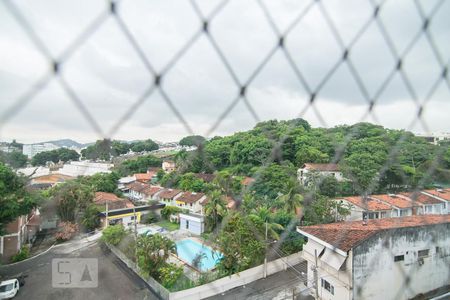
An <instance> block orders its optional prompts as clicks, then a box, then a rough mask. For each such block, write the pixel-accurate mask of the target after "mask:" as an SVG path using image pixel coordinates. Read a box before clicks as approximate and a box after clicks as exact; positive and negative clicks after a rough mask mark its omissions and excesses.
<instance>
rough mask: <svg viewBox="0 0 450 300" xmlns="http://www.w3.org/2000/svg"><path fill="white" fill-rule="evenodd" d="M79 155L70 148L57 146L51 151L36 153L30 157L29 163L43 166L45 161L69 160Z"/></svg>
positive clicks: (77, 157) (77, 158)
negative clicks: (57, 147)
mask: <svg viewBox="0 0 450 300" xmlns="http://www.w3.org/2000/svg"><path fill="white" fill-rule="evenodd" d="M79 159H80V155H79V154H78V153H77V152H76V151H75V150H72V149H67V148H59V149H56V150H51V151H43V152H40V153H37V154H36V155H35V156H33V158H32V159H31V164H32V165H33V166H45V164H46V163H47V162H54V163H57V162H60V161H62V162H67V161H70V160H75V161H77V160H79Z"/></svg>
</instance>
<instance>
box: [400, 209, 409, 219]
mask: <svg viewBox="0 0 450 300" xmlns="http://www.w3.org/2000/svg"><path fill="white" fill-rule="evenodd" d="M407 215H408V210H407V209H401V210H400V217H404V216H407Z"/></svg>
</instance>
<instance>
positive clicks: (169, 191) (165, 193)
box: [159, 189, 183, 199]
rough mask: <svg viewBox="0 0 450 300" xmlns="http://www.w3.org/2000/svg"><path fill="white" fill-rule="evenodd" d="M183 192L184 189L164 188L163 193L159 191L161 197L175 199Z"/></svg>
mask: <svg viewBox="0 0 450 300" xmlns="http://www.w3.org/2000/svg"><path fill="white" fill-rule="evenodd" d="M182 192H183V191H182V190H177V189H164V190H163V191H162V192H161V193H159V197H160V198H161V199H173V197H175V196H176V195H178V194H179V193H182Z"/></svg>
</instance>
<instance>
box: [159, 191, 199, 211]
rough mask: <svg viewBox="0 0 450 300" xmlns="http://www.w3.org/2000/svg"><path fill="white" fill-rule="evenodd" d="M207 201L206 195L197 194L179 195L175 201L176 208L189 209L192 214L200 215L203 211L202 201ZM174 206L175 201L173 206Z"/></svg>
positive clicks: (186, 193)
mask: <svg viewBox="0 0 450 300" xmlns="http://www.w3.org/2000/svg"><path fill="white" fill-rule="evenodd" d="M205 199H206V196H205V194H203V193H195V192H183V193H181V194H179V195H178V196H177V197H176V198H174V200H175V206H178V207H180V208H184V209H189V211H190V212H193V213H200V212H201V211H202V205H201V203H202V201H204V200H205ZM168 205H174V203H173V201H172V203H171V204H168Z"/></svg>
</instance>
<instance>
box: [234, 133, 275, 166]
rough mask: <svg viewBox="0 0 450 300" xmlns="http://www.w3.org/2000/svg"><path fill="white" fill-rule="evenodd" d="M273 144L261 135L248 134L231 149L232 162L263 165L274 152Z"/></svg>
mask: <svg viewBox="0 0 450 300" xmlns="http://www.w3.org/2000/svg"><path fill="white" fill-rule="evenodd" d="M272 147H273V146H272V144H271V143H270V142H269V140H268V139H267V138H264V137H260V136H248V138H247V139H243V140H242V141H239V142H237V143H236V144H234V146H233V148H232V149H231V154H230V162H231V164H249V165H252V166H261V165H262V164H263V163H264V162H265V161H266V160H267V159H268V158H270V154H271V152H272Z"/></svg>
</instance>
